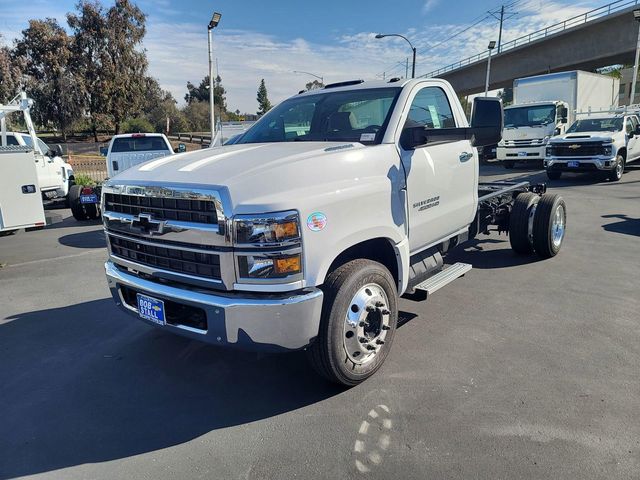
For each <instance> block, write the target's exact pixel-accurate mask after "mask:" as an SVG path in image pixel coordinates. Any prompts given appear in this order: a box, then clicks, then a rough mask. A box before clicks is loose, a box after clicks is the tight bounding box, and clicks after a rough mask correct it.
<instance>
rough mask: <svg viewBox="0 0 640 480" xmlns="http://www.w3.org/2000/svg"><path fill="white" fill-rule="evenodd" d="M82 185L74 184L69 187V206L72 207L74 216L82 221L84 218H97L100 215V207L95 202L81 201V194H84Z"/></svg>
mask: <svg viewBox="0 0 640 480" xmlns="http://www.w3.org/2000/svg"><path fill="white" fill-rule="evenodd" d="M83 188H84V187H83V186H82V185H75V184H74V185H72V186H71V188H70V189H69V195H68V199H69V208H71V214H72V215H73V218H75V219H76V220H78V221H80V222H82V221H84V220H95V219H96V218H98V217H99V216H100V215H99V213H98V207H97V205H96V204H95V203H88V204H82V203H81V202H80V195H81V194H82V189H83Z"/></svg>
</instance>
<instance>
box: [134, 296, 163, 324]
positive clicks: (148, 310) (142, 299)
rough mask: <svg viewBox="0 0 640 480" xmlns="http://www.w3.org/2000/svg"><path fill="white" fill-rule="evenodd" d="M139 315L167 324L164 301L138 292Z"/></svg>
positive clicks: (154, 321)
mask: <svg viewBox="0 0 640 480" xmlns="http://www.w3.org/2000/svg"><path fill="white" fill-rule="evenodd" d="M137 297H138V315H140V316H141V317H142V318H144V319H146V320H151V321H152V322H153V323H157V324H158V325H165V323H166V322H165V318H164V302H163V301H162V300H158V299H157V298H153V297H147V296H146V295H142V294H141V293H138V295H137Z"/></svg>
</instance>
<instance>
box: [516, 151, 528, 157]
mask: <svg viewBox="0 0 640 480" xmlns="http://www.w3.org/2000/svg"><path fill="white" fill-rule="evenodd" d="M518 156H519V157H526V156H527V152H518Z"/></svg>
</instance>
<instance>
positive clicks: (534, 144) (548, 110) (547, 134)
mask: <svg viewBox="0 0 640 480" xmlns="http://www.w3.org/2000/svg"><path fill="white" fill-rule="evenodd" d="M619 86H620V81H619V80H618V79H616V78H613V77H610V76H607V75H599V74H596V73H589V72H583V71H580V70H576V71H570V72H560V73H550V74H547V75H539V76H536V77H528V78H518V79H516V80H514V82H513V105H511V106H509V107H506V108H505V109H504V132H503V136H502V141H501V142H500V143H499V144H498V150H497V158H498V160H499V161H501V162H503V164H504V166H505V168H513V166H514V165H515V163H516V162H517V161H523V160H539V161H543V160H544V157H545V149H546V145H547V143H548V142H549V139H550V138H551V137H553V136H554V135H561V134H564V133H565V130H566V128H567V127H568V126H569V125H571V124H572V123H573V121H574V120H575V112H576V110H577V111H587V110H606V109H609V108H611V107H614V106H617V105H618V89H619Z"/></svg>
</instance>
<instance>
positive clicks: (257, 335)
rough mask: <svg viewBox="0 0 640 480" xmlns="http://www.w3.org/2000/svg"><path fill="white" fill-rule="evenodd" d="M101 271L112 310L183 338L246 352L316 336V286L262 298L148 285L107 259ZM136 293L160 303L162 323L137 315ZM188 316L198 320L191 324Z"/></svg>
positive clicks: (292, 346) (299, 344) (297, 344)
mask: <svg viewBox="0 0 640 480" xmlns="http://www.w3.org/2000/svg"><path fill="white" fill-rule="evenodd" d="M105 271H106V275H107V282H108V284H109V289H110V290H111V295H112V296H113V299H114V300H115V302H116V304H118V306H120V307H121V308H122V309H123V310H125V311H126V312H128V313H130V314H132V315H134V316H135V317H136V318H138V319H140V320H142V321H145V322H147V323H149V324H151V325H154V326H157V327H158V328H163V329H165V330H167V331H170V332H173V333H176V334H179V335H182V336H185V337H188V338H192V339H195V340H200V341H204V342H207V343H212V344H215V345H223V346H231V347H240V348H244V349H246V350H255V351H287V350H299V349H302V348H304V347H306V346H307V345H309V343H310V342H311V341H312V340H313V339H314V338H315V337H316V336H317V335H318V329H319V325H320V314H321V311H322V291H321V290H320V289H317V288H307V289H304V290H301V291H298V292H290V293H284V294H268V295H265V294H260V295H259V294H250V293H242V294H238V293H222V292H220V293H213V292H211V291H206V292H205V291H204V290H197V289H190V288H188V287H186V286H185V287H182V288H177V287H174V286H169V285H166V284H160V283H156V282H151V281H148V280H145V279H143V278H140V277H138V276H136V275H132V274H131V273H127V272H125V271H123V270H121V269H120V268H118V267H117V266H116V265H115V264H114V263H112V262H110V261H107V262H106V263H105ZM136 293H142V294H145V295H149V296H151V297H154V298H157V299H160V300H163V301H164V302H165V308H166V310H167V312H166V314H167V323H166V325H162V326H160V325H157V324H155V323H153V322H150V321H147V320H144V319H142V318H140V317H139V316H138V312H137V308H136V304H135V302H134V301H132V300H131V298H132V295H133V296H135V294H136ZM194 316H195V317H198V322H197V323H195V324H194V323H193V322H192V320H193V317H194ZM190 317H191V318H190ZM194 325H197V326H194Z"/></svg>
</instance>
